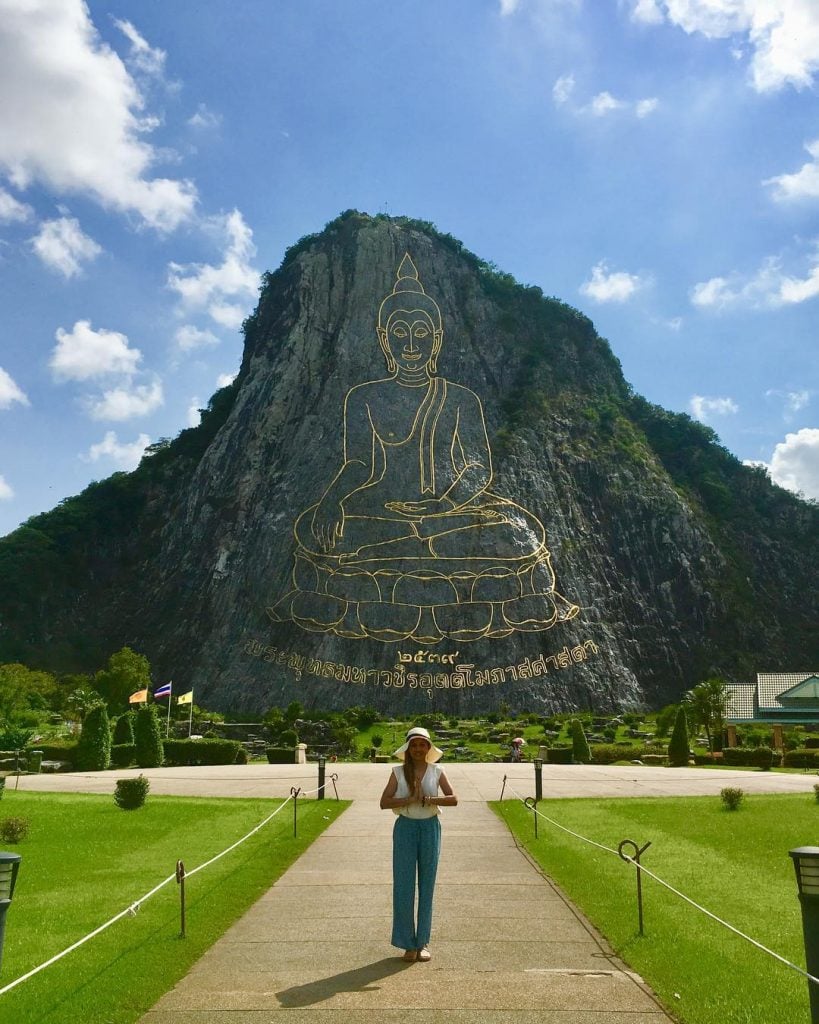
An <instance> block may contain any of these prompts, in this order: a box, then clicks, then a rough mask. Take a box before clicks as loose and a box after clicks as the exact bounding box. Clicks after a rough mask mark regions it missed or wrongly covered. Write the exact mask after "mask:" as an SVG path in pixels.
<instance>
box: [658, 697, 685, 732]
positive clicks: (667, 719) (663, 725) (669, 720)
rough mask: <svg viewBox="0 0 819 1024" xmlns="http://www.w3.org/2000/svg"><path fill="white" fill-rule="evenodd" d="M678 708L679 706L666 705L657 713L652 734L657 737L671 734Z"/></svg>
mask: <svg viewBox="0 0 819 1024" xmlns="http://www.w3.org/2000/svg"><path fill="white" fill-rule="evenodd" d="M679 707H680V705H679V704H666V706H665V707H664V708H662V709H661V710H660V711H658V712H657V716H656V718H655V720H654V723H655V724H654V732H655V734H656V735H657V736H667V735H668V734H669V732H671V730H672V729H673V728H674V723H675V722H676V721H677V711H678V709H679Z"/></svg>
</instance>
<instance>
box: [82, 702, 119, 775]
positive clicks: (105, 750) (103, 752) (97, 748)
mask: <svg viewBox="0 0 819 1024" xmlns="http://www.w3.org/2000/svg"><path fill="white" fill-rule="evenodd" d="M110 760H111V726H110V724H109V722H108V712H107V711H106V710H105V705H104V704H97V705H95V706H94V707H92V708H91V710H90V711H88V713H87V714H86V716H85V720H84V721H83V723H82V732H81V733H80V740H79V743H78V744H77V754H76V764H77V767H78V768H79V769H80V771H83V772H101V771H104V770H105V769H106V768H107V767H108V763H109V761H110Z"/></svg>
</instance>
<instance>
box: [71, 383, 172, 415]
mask: <svg viewBox="0 0 819 1024" xmlns="http://www.w3.org/2000/svg"><path fill="white" fill-rule="evenodd" d="M164 401H165V396H164V395H163V393H162V382H161V381H159V380H154V381H152V382H151V383H150V384H135V385H120V386H119V387H116V388H111V389H110V390H108V391H104V392H103V394H102V397H101V398H86V399H85V405H86V408H87V411H88V415H89V416H90V417H91V419H94V420H116V421H122V420H132V419H134V418H135V417H137V416H147V415H148V413H151V412H153V411H154V410H155V409H158V408H159V407H160V406H161V405H162V404H163V402H164Z"/></svg>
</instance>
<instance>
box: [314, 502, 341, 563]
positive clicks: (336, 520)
mask: <svg viewBox="0 0 819 1024" xmlns="http://www.w3.org/2000/svg"><path fill="white" fill-rule="evenodd" d="M343 534H344V512H343V510H342V508H341V505H339V504H338V502H327V503H326V504H325V503H324V502H323V501H320V502H319V503H318V506H317V508H316V511H315V512H314V513H313V536H314V537H315V538H316V540H317V541H318V543H319V547H320V548H321V550H322V551H325V552H327V551H332V550H333V548H334V547H335V546H336V544H337V542H338V541H339V539H340V538H341V537H342V535H343Z"/></svg>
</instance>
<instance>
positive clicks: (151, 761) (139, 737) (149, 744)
mask: <svg viewBox="0 0 819 1024" xmlns="http://www.w3.org/2000/svg"><path fill="white" fill-rule="evenodd" d="M134 743H135V744H136V763H137V764H138V765H139V767H140V768H158V767H159V766H160V765H161V764H162V733H161V732H160V730H159V719H158V718H157V714H156V707H155V706H154V705H153V704H143V705H142V707H141V708H140V709H139V711H137V715H136V723H135V725H134Z"/></svg>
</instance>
